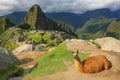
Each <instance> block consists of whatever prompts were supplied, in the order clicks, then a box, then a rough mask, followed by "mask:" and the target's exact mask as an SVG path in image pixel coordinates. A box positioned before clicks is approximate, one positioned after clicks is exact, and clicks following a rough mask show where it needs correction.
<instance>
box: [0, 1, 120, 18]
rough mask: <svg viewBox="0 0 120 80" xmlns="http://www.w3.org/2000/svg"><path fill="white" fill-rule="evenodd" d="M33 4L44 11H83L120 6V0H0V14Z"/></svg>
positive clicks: (26, 7) (22, 8) (23, 8)
mask: <svg viewBox="0 0 120 80" xmlns="http://www.w3.org/2000/svg"><path fill="white" fill-rule="evenodd" d="M33 4H39V5H40V7H41V8H42V10H43V11H44V12H73V13H83V12H85V11H88V10H94V9H99V8H109V9H111V10H117V9H119V8H120V0H0V16H1V15H5V14H9V13H12V12H15V11H27V10H28V9H29V8H30V7H31V6H32V5H33Z"/></svg>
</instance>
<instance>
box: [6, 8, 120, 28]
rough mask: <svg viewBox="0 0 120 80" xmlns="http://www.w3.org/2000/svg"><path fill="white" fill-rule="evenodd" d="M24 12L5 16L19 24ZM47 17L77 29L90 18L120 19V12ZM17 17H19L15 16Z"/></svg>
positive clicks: (64, 14) (53, 14)
mask: <svg viewBox="0 0 120 80" xmlns="http://www.w3.org/2000/svg"><path fill="white" fill-rule="evenodd" d="M25 14H26V12H13V13H12V14H9V15H5V16H7V17H8V18H9V19H11V21H12V22H15V24H16V23H19V22H20V21H21V20H23V18H24V16H25ZM45 14H46V16H47V17H49V18H51V19H55V20H60V21H63V22H65V23H67V24H70V25H72V26H73V27H74V28H79V27H82V26H83V25H84V23H85V22H86V21H87V20H89V19H90V18H92V17H99V16H105V17H108V18H120V10H117V11H111V10H110V9H107V8H103V9H96V10H92V11H87V12H85V13H83V14H75V13H66V12H51V13H45ZM17 15H19V16H17Z"/></svg>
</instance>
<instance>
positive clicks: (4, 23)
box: [0, 17, 14, 34]
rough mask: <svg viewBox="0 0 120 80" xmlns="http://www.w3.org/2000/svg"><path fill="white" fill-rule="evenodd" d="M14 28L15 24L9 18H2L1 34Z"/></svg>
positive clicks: (0, 22) (0, 24) (0, 19)
mask: <svg viewBox="0 0 120 80" xmlns="http://www.w3.org/2000/svg"><path fill="white" fill-rule="evenodd" d="M12 26H14V24H13V23H12V22H11V21H10V20H9V19H8V18H6V17H2V18H0V34H2V33H3V32H4V31H5V30H7V29H8V28H10V27H12Z"/></svg>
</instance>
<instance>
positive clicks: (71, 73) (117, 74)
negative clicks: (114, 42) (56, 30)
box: [33, 40, 120, 80]
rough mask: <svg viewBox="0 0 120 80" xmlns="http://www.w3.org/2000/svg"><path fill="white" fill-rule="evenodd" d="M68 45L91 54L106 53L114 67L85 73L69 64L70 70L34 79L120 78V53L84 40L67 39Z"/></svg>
mask: <svg viewBox="0 0 120 80" xmlns="http://www.w3.org/2000/svg"><path fill="white" fill-rule="evenodd" d="M67 46H68V48H69V49H71V50H73V51H76V50H79V51H80V52H82V53H92V54H91V55H90V56H93V55H99V54H102V55H105V56H106V57H107V58H108V59H109V60H110V61H111V63H112V68H111V69H109V70H104V71H102V72H99V73H95V74H89V73H88V74H84V73H79V72H78V71H77V70H76V69H75V67H74V65H67V67H68V71H65V72H61V73H57V74H53V75H48V76H44V77H40V78H36V79H33V80H120V60H119V59H120V53H116V52H109V51H103V50H100V49H98V48H96V46H94V45H92V44H89V43H87V42H85V41H83V40H71V41H67Z"/></svg>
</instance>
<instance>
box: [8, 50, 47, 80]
mask: <svg viewBox="0 0 120 80" xmlns="http://www.w3.org/2000/svg"><path fill="white" fill-rule="evenodd" d="M46 53H48V52H47V51H43V52H39V51H30V52H23V53H20V54H18V55H16V56H17V58H18V59H19V61H20V63H19V66H20V67H22V68H23V69H24V73H23V75H24V74H27V73H29V72H30V71H31V69H32V68H33V67H34V66H35V65H36V63H37V61H38V60H39V59H40V57H42V56H43V55H45V54H46ZM23 75H21V76H19V77H11V78H9V80H21V79H22V77H23Z"/></svg>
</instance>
